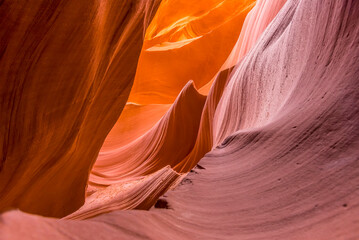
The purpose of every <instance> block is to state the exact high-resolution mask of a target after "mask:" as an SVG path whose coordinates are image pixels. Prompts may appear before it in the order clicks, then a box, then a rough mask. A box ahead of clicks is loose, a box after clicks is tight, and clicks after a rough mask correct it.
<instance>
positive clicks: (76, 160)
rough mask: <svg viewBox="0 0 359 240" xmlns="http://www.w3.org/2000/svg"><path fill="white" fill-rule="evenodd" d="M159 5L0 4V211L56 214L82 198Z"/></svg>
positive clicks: (75, 205) (78, 203)
mask: <svg viewBox="0 0 359 240" xmlns="http://www.w3.org/2000/svg"><path fill="white" fill-rule="evenodd" d="M159 3H160V2H159V1H76V3H75V2H73V1H51V3H49V2H48V1H38V0H33V1H21V3H19V2H17V1H1V7H0V11H1V13H0V17H1V19H0V21H1V26H2V27H1V51H0V53H1V54H0V56H1V60H0V61H1V62H0V66H1V70H0V74H1V78H0V79H1V85H0V86H1V87H0V89H1V90H0V92H1V101H0V104H1V106H0V112H1V124H0V128H1V137H0V142H1V148H0V149H1V150H0V156H1V158H0V159H1V160H0V169H1V172H0V209H1V210H4V209H5V208H7V207H16V208H20V209H22V210H24V211H27V212H31V213H38V214H42V215H47V216H57V217H62V216H65V215H67V214H69V213H71V212H73V211H74V210H76V209H77V208H78V207H80V206H81V205H82V204H83V202H84V198H85V188H86V184H87V179H88V173H89V171H90V169H91V168H92V165H93V163H94V161H95V160H96V157H97V154H98V152H99V150H100V148H101V146H102V144H103V141H104V139H105V137H106V135H107V134H108V132H109V131H110V129H111V128H112V126H113V125H114V123H115V122H116V120H117V119H118V117H119V115H120V113H121V111H122V109H123V107H124V105H125V103H126V100H127V98H128V95H129V92H130V89H131V85H132V83H133V78H134V76H135V71H136V65H137V60H138V57H139V54H140V50H141V46H142V41H143V35H144V27H145V26H146V25H147V24H148V23H149V21H150V19H151V18H152V17H153V15H154V14H155V10H156V8H157V7H158V4H159ZM99 116H102V117H99ZM94 136H96V137H94Z"/></svg>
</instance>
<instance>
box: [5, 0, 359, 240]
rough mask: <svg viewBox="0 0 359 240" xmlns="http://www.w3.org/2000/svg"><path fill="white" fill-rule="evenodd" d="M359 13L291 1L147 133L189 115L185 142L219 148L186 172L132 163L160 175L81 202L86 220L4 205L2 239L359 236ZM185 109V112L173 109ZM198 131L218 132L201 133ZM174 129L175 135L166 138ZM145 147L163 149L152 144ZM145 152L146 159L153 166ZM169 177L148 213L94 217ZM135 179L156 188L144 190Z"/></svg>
mask: <svg viewBox="0 0 359 240" xmlns="http://www.w3.org/2000/svg"><path fill="white" fill-rule="evenodd" d="M259 12H260V11H259ZM258 14H259V13H258ZM358 16H359V2H358V1H350V0H348V1H347V0H322V1H312V0H288V1H287V2H286V3H285V5H284V6H283V8H282V9H281V10H280V12H279V13H278V15H277V16H276V17H275V19H274V20H273V21H272V22H271V23H270V24H269V26H268V27H267V28H266V29H265V31H264V33H263V35H262V36H261V37H260V38H259V40H258V42H257V43H256V44H255V45H254V46H253V48H251V50H250V51H249V52H248V54H247V55H245V56H244V58H242V59H241V60H240V61H239V63H237V64H236V66H235V67H234V68H233V69H228V70H227V71H224V72H222V73H220V74H219V76H218V77H217V78H216V80H215V81H214V85H213V87H212V89H211V92H210V94H209V97H207V100H206V101H207V102H206V103H205V99H204V97H203V96H201V95H200V94H199V93H198V92H197V91H196V90H195V89H194V87H193V86H192V85H190V84H189V85H187V86H186V88H185V90H189V91H191V92H193V94H184V92H182V94H181V95H180V96H179V97H178V99H177V100H178V101H177V102H176V103H175V104H174V106H173V107H172V108H171V110H169V112H168V113H167V115H165V117H164V118H162V120H161V121H162V122H160V123H159V124H158V125H157V127H156V128H153V130H151V131H150V132H152V133H153V135H156V134H157V135H158V136H166V139H171V138H175V136H177V134H183V135H186V134H189V133H182V132H179V126H180V125H181V124H179V123H178V122H176V121H179V122H181V121H180V119H181V118H182V117H183V118H185V119H186V121H185V122H186V125H187V124H190V125H191V124H192V125H193V126H195V128H192V130H193V129H197V130H198V131H197V130H196V133H195V134H193V135H191V138H190V140H191V143H190V144H188V143H186V144H187V145H185V146H186V147H188V148H186V151H188V153H190V151H193V149H195V148H193V147H194V146H196V144H197V142H196V139H203V140H202V142H203V144H204V145H203V146H202V147H204V148H205V149H209V148H212V151H210V152H209V153H207V154H206V155H205V157H204V158H202V159H201V160H200V161H199V165H197V167H195V168H194V169H192V171H191V172H189V173H188V174H187V175H185V174H184V175H182V176H179V175H177V174H176V173H175V172H174V171H173V170H171V169H169V168H168V167H167V165H163V166H162V167H164V168H162V167H159V166H157V163H159V164H165V162H166V160H165V159H163V160H161V161H153V162H155V163H156V164H153V166H150V164H149V165H147V167H146V168H141V166H138V163H137V162H136V161H133V162H132V163H133V164H134V165H137V166H134V167H133V168H134V169H135V170H134V171H132V172H135V173H136V169H139V170H140V174H139V175H138V176H141V174H142V173H148V172H146V170H147V169H151V171H152V169H156V168H157V167H158V169H157V170H159V171H158V172H156V171H157V170H156V171H155V172H151V173H153V175H150V176H149V178H147V180H145V178H137V179H133V182H128V184H131V183H133V188H131V187H130V189H133V193H135V194H134V195H132V196H133V197H134V201H133V202H131V203H130V202H128V201H127V200H126V201H125V202H123V201H121V197H122V196H121V195H116V194H117V193H119V192H120V191H118V190H115V195H116V196H115V197H114V198H111V196H113V195H110V198H109V199H106V200H105V202H106V203H108V205H107V204H104V205H103V206H102V204H101V203H100V204H98V202H96V201H94V204H93V205H91V204H88V205H85V206H84V208H83V209H80V210H79V212H78V214H79V215H77V217H76V216H75V215H76V214H75V215H74V216H72V217H73V218H81V219H82V218H88V217H93V218H91V219H86V220H82V221H78V220H65V219H64V220H56V219H51V218H46V217H40V216H36V215H30V214H25V213H22V212H20V211H9V212H6V213H4V214H2V215H1V223H0V234H1V236H4V237H3V238H5V239H22V238H23V236H28V237H29V239H31V238H32V239H49V238H61V239H72V238H75V237H76V238H78V239H91V238H94V237H96V238H102V239H118V238H121V239H148V238H149V239H174V240H176V239H194V238H195V239H248V240H250V239H298V240H299V239H323V240H324V239H356V238H357V236H358V235H359V230H358V229H359V226H358V220H359V218H358V213H359V198H358V195H359V189H358V185H357V182H359V161H358V160H359V159H358V153H359V150H358V149H359V125H358V124H357V123H358V122H359V108H358V106H359V94H358V87H359V86H358V85H359V82H358V80H357V76H358V73H359V64H358V59H359V41H358V40H359V26H358V24H357V22H358ZM254 32H255V31H254ZM251 34H252V33H251ZM253 34H254V33H253ZM249 39H250V38H249ZM236 51H237V50H236ZM222 89H223V91H222ZM187 95H190V96H197V98H198V101H199V102H201V104H198V106H197V104H192V105H191V103H192V100H191V99H193V98H194V97H189V98H188V97H184V96H187ZM210 96H212V98H211V97H210ZM186 101H187V102H186ZM180 102H186V103H187V104H183V105H182V104H179V103H180ZM194 102H195V103H197V101H194ZM217 103H218V104H217ZM178 106H186V108H184V109H183V110H182V111H179V114H174V113H176V111H174V109H176V107H178ZM187 107H192V108H197V110H196V111H193V114H195V113H196V114H195V118H196V122H192V123H191V122H190V121H189V120H188V119H187V118H188V115H186V114H185V113H186V111H188V110H187ZM198 112H199V113H198ZM191 113H192V112H191ZM201 114H202V115H201ZM178 116H181V117H179V118H178ZM201 116H202V117H201ZM201 118H202V119H203V121H202V122H201V123H200V119H201ZM170 119H171V120H172V121H173V122H174V123H176V124H173V126H171V127H169V126H170V123H171V122H169V124H164V123H163V121H165V120H167V121H169V120H170ZM200 124H202V125H200ZM159 126H162V127H161V128H159ZM167 126H168V127H167ZM176 127H177V128H176ZM160 129H164V130H163V131H162V130H160ZM201 129H213V131H212V133H211V132H208V131H207V130H203V131H202V133H201ZM171 130H172V131H174V132H175V134H170V131H171ZM197 132H198V136H197ZM160 133H161V134H160ZM147 134H148V133H147ZM201 134H202V135H203V137H201ZM205 134H208V135H207V136H206V135H205ZM144 136H146V135H144ZM196 136H197V138H196ZM192 137H193V138H192ZM143 138H145V137H143ZM150 139H153V138H150ZM181 139H182V138H179V140H181ZM208 139H212V142H211V141H209V140H208ZM136 141H137V140H136ZM146 142H147V143H148V144H149V146H151V149H156V148H155V145H156V142H151V141H150V140H149V141H146ZM160 143H163V142H160ZM166 144H169V146H170V147H169V148H168V149H171V150H172V151H175V152H176V153H177V149H178V150H183V149H181V148H180V147H181V146H182V145H183V144H184V143H182V144H178V145H175V144H174V143H173V142H171V141H170V142H168V143H166ZM137 146H138V147H140V148H143V149H146V146H141V145H140V144H138V145H137ZM213 146H214V147H213ZM198 149H199V148H198ZM205 151H206V150H205ZM205 151H203V152H205ZM151 152H152V151H151ZM154 152H155V153H158V152H159V151H154ZM133 153H136V151H133ZM182 153H183V152H182ZM177 154H178V153H177ZM201 154H202V153H201ZM163 155H165V154H163ZM119 156H121V155H119ZM127 156H128V157H130V158H131V157H132V156H130V155H127ZM167 156H168V161H171V163H175V162H176V164H177V165H176V167H175V168H178V169H180V170H181V169H182V170H183V171H186V170H185V169H186V168H190V167H189V166H190V165H191V164H193V163H192V162H191V161H189V162H188V161H187V162H185V164H183V165H181V164H179V165H178V163H181V161H178V162H177V161H173V159H172V158H171V155H167ZM177 156H179V155H177ZM181 156H182V154H181ZM183 156H184V154H183ZM186 156H188V155H186ZM146 159H148V158H147V157H146V158H145V160H143V161H142V160H141V161H140V164H141V163H145V164H148V163H149V162H147V161H146ZM114 163H115V162H111V163H110V164H108V166H106V167H108V170H109V171H110V173H112V172H116V171H118V169H112V170H111V165H113V164H114ZM104 164H105V165H106V161H104ZM128 167H130V166H128ZM172 167H173V166H172ZM143 169H144V170H145V171H144V170H143ZM178 169H177V170H178ZM162 174H163V175H164V182H165V184H164V185H165V186H167V188H168V187H171V186H174V185H177V187H176V188H175V189H174V190H173V191H169V192H167V193H166V194H165V195H164V196H163V197H161V198H160V199H159V200H158V202H157V203H156V204H155V206H154V207H153V208H151V209H150V211H137V210H136V211H135V210H127V211H114V212H111V213H106V214H102V215H100V216H96V217H94V216H95V215H97V214H100V213H101V212H107V211H111V210H113V209H118V208H127V206H124V205H123V203H125V204H127V203H130V204H133V203H134V205H136V206H138V205H137V204H139V201H138V199H139V198H140V196H139V194H141V191H142V190H149V191H147V192H146V193H144V198H147V197H148V196H153V193H151V190H154V192H156V191H157V190H156V189H157V187H160V186H161V183H160V179H161V177H160V175H162ZM121 175H122V174H121ZM167 177H169V178H167ZM172 177H173V179H172ZM174 178H175V179H174ZM104 179H105V178H103V179H100V180H99V181H101V182H103V180H104ZM169 179H171V180H169ZM152 180H153V182H152V183H154V184H153V185H152V183H151V181H152ZM167 180H168V181H167ZM172 180H173V181H174V182H172ZM136 181H137V183H141V181H144V182H145V183H149V185H147V186H146V187H144V188H142V187H139V188H137V187H136ZM170 182H172V183H170ZM99 183H100V182H99ZM101 184H102V183H100V184H99V185H101ZM106 184H107V183H105V184H104V185H106ZM169 184H170V185H171V186H169ZM145 185H146V184H145ZM152 186H156V187H155V189H153V188H152ZM113 188H116V185H115V186H113ZM113 188H111V187H108V188H106V189H100V190H98V191H97V192H95V193H93V194H92V195H90V196H89V197H88V199H89V200H91V196H93V197H92V198H93V199H97V198H98V197H100V198H101V197H102V196H106V194H108V193H106V194H104V195H101V192H106V191H109V192H110V193H111V190H112V189H113ZM120 188H122V187H121V185H120ZM158 189H159V190H160V191H162V189H161V188H158ZM130 191H132V190H130ZM164 191H165V190H164ZM148 193H149V194H148ZM155 195H156V196H158V194H155ZM122 200H123V198H122ZM153 202H154V201H152V200H151V201H145V203H146V204H147V203H150V204H149V205H146V207H145V209H146V208H148V207H149V206H150V205H151V204H153ZM112 204H113V205H112ZM102 207H103V209H102V210H101V208H102ZM69 218H71V216H69Z"/></svg>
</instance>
